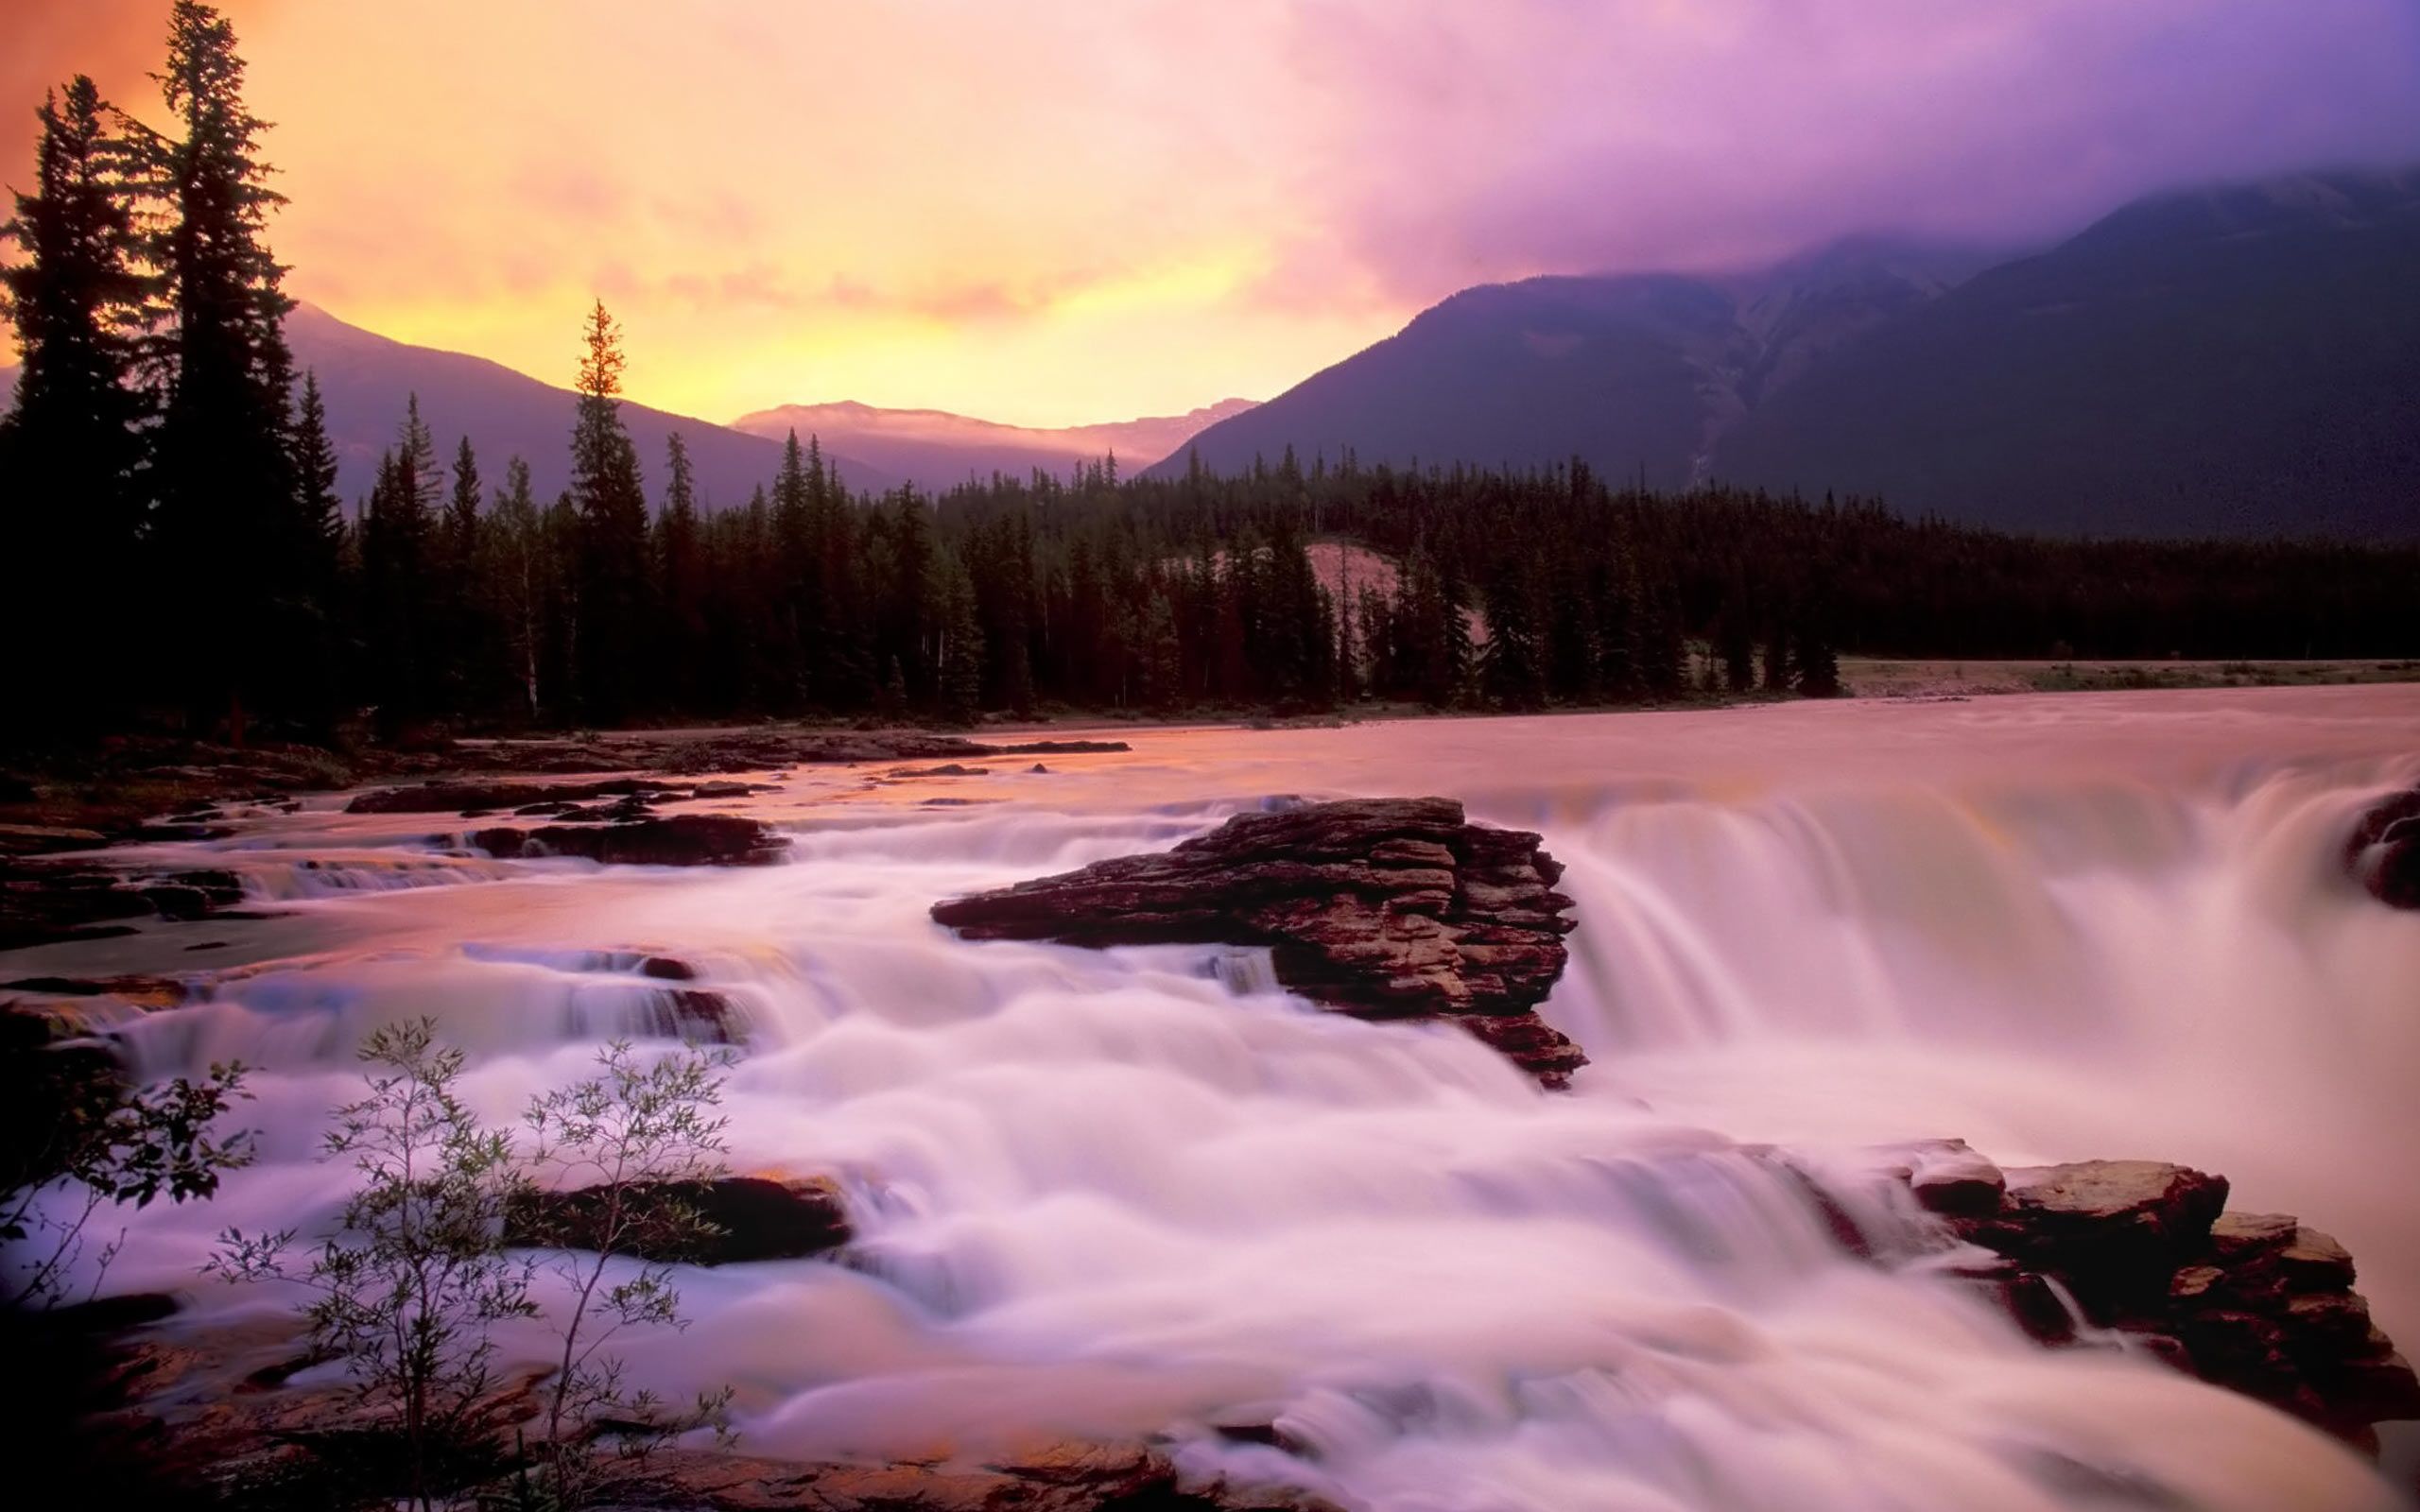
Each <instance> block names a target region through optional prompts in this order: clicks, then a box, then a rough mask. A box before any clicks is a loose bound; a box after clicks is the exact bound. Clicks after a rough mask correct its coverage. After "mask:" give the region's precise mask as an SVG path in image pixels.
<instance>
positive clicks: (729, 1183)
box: [505, 1176, 851, 1265]
mask: <svg viewBox="0 0 2420 1512" xmlns="http://www.w3.org/2000/svg"><path fill="white" fill-rule="evenodd" d="M606 1195H607V1194H606V1193H605V1192H604V1190H603V1189H601V1188H596V1187H586V1188H582V1189H580V1190H579V1191H575V1192H544V1193H538V1194H533V1195H531V1196H530V1197H528V1198H527V1199H526V1200H525V1201H522V1202H520V1203H517V1204H516V1205H515V1206H514V1210H513V1211H512V1212H511V1214H510V1216H509V1217H508V1218H507V1220H506V1224H505V1238H506V1241H507V1242H508V1243H510V1244H514V1245H527V1246H530V1247H532V1248H540V1249H594V1248H596V1238H597V1225H598V1223H599V1222H600V1221H601V1219H602V1216H603V1213H604V1209H605V1202H606ZM625 1197H626V1200H628V1201H631V1202H634V1203H636V1204H639V1205H640V1206H642V1207H646V1208H653V1209H656V1210H657V1211H662V1209H663V1208H664V1207H665V1206H666V1205H670V1206H677V1207H678V1208H680V1209H683V1210H685V1211H686V1212H688V1213H690V1214H693V1215H694V1216H695V1217H696V1218H697V1219H698V1220H699V1222H700V1224H701V1225H702V1226H703V1227H704V1228H705V1229H708V1230H709V1231H708V1232H706V1233H703V1234H695V1233H693V1234H691V1235H690V1236H689V1237H688V1239H687V1241H686V1242H684V1243H678V1244H670V1243H660V1242H659V1243H649V1242H642V1243H641V1244H640V1245H639V1246H637V1247H636V1248H635V1249H634V1250H632V1251H631V1252H632V1253H633V1254H635V1255H636V1256H637V1258H639V1259H641V1260H651V1261H660V1262H664V1263H675V1264H693V1265H728V1264H736V1263H741V1262H744V1261H752V1260H804V1259H807V1258H809V1257H811V1256H815V1255H823V1254H829V1253H830V1252H831V1251H833V1250H835V1249H838V1248H839V1247H840V1246H842V1245H845V1244H847V1243H848V1242H849V1237H850V1232H851V1230H850V1228H849V1214H848V1210H847V1209H846V1208H844V1207H843V1206H841V1202H840V1189H839V1187H838V1185H836V1184H835V1183H833V1182H831V1181H827V1180H823V1179H820V1178H814V1177H810V1178H808V1179H805V1180H797V1181H776V1180H772V1179H770V1178H769V1177H746V1176H735V1177H720V1178H717V1179H715V1180H711V1181H660V1182H648V1183H645V1184H642V1185H638V1186H634V1187H631V1188H629V1189H627V1190H626V1193H625ZM689 1227H691V1226H689V1225H683V1228H689Z"/></svg>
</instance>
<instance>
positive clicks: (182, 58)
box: [150, 0, 309, 737]
mask: <svg viewBox="0 0 2420 1512" xmlns="http://www.w3.org/2000/svg"><path fill="white" fill-rule="evenodd" d="M157 77H158V78H159V81H160V85H161V91H162V94H163V95H164V98H165V99H166V101H167V105H168V109H169V110H170V111H171V112H173V113H174V114H175V116H176V118H177V126H178V129H179V131H180V133H181V134H180V135H178V136H175V137H171V138H155V139H153V141H154V151H153V154H152V155H153V159H154V164H155V169H156V174H157V179H156V182H157V187H158V191H159V193H160V196H161V198H163V199H164V201H165V208H166V212H167V214H166V216H165V220H164V226H163V228H162V230H161V231H160V232H159V233H158V235H157V237H156V240H155V245H154V246H153V248H152V249H151V251H150V259H151V261H152V262H153V263H154V264H155V265H156V266H158V268H159V269H160V273H161V276H162V278H163V280H164V293H165V310H164V314H165V316H166V325H165V328H164V332H163V333H162V335H161V337H160V340H159V348H160V354H161V356H162V357H163V358H164V362H163V367H164V369H165V371H166V373H167V386H168V387H167V403H166V405H165V407H164V411H163V413H162V416H161V423H160V427H159V432H158V441H157V448H156V465H157V475H158V480H159V489H158V491H159V510H160V515H159V520H160V530H159V534H160V540H161V543H162V546H163V563H164V570H165V572H166V573H167V574H168V575H169V576H172V577H174V578H177V579H180V580H184V581H189V582H191V583H194V584H196V585H199V586H200V587H202V588H204V589H206V591H208V592H210V593H212V594H213V595H214V596H215V597H216V600H217V601H218V602H219V603H220V604H222V605H223V606H225V608H224V612H225V613H227V614H228V615H229V616H230V623H229V624H228V626H227V633H226V634H225V635H224V636H220V637H208V638H204V637H194V638H191V640H190V641H189V642H187V643H185V644H187V647H188V651H187V654H186V655H185V656H184V657H183V658H182V666H181V669H180V670H181V671H182V674H183V679H182V680H183V690H182V691H183V692H184V694H185V696H186V699H187V703H188V707H189V708H190V709H191V710H192V711H193V712H194V713H198V714H203V715H205V717H207V716H210V715H211V714H212V713H214V712H216V711H224V713H225V716H226V718H227V721H228V724H229V726H230V727H231V728H230V733H231V734H232V735H234V736H238V737H240V735H241V733H242V727H243V724H244V718H245V710H246V707H247V705H248V704H256V703H259V702H262V701H264V700H266V701H267V702H268V703H269V704H270V705H271V706H273V707H274V706H276V705H278V704H279V703H280V702H282V701H284V700H285V699H287V698H289V697H290V696H291V694H292V691H293V690H292V687H291V681H292V669H291V666H290V664H289V662H290V659H289V657H288V656H287V654H286V653H287V652H288V651H290V649H291V647H292V645H293V637H294V636H295V635H296V634H297V633H305V634H307V633H309V632H308V629H307V627H303V628H302V629H301V630H300V631H299V632H298V627H297V625H296V623H295V622H296V619H297V614H298V610H301V609H302V608H303V607H304V606H305V605H306V603H307V600H306V599H305V598H304V593H305V590H304V586H303V585H302V583H301V582H300V581H299V580H298V575H299V567H298V564H296V563H295V562H294V561H293V560H292V558H291V557H290V555H289V554H288V552H286V551H285V550H283V549H281V548H282V547H284V546H285V545H286V544H287V543H289V542H290V541H292V540H293V539H294V532H293V529H292V524H293V520H294V517H295V515H296V514H297V513H298V512H299V510H300V508H301V504H300V497H299V490H297V488H296V486H295V483H296V479H295V469H294V465H293V457H292V449H291V441H292V433H291V424H292V388H293V382H294V363H293V358H292V355H291V354H290V353H289V352H288V351H287V349H286V345H285V315H286V312H287V311H288V310H290V309H292V308H293V301H292V300H290V299H288V298H287V297H286V295H285V289H284V287H283V283H284V280H285V267H284V266H282V265H281V264H279V263H278V261H277V260H276V259H275V258H274V257H272V256H271V255H270V254H269V250H268V243H267V240H266V232H267V227H268V216H269V214H270V212H271V211H273V210H275V209H276V208H277V207H278V206H279V205H282V204H284V203H285V197H284V196H283V195H280V194H278V193H277V192H276V191H275V190H273V189H271V188H269V187H268V177H269V171H270V170H269V167H268V164H267V163H263V162H262V161H261V160H260V157H259V155H258V151H259V139H260V135H261V133H262V131H263V130H265V129H267V127H268V123H267V122H265V121H263V120H261V119H260V118H259V117H258V116H256V115H253V114H252V113H251V112H250V111H248V110H247V109H245V106H244V98H243V84H244V61H243V60H242V59H241V58H239V57H238V56H236V52H235V31H234V27H233V26H231V25H230V24H229V23H228V21H227V19H226V18H225V17H224V16H222V15H220V14H219V12H218V10H217V9H216V8H215V7H212V6H208V5H204V4H201V3H200V0H176V4H175V6H174V7H173V8H172V9H171V10H170V12H169V26H168V61H167V67H166V70H165V71H164V73H162V74H160V75H159V76H157Z"/></svg>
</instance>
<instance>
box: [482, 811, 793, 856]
mask: <svg viewBox="0 0 2420 1512" xmlns="http://www.w3.org/2000/svg"><path fill="white" fill-rule="evenodd" d="M467 838H468V843H469V844H470V845H471V846H472V847H473V848H474V849H475V850H479V851H486V852H487V853H488V854H489V855H492V856H494V857H496V858H497V859H499V860H513V859H517V858H521V857H536V856H582V857H585V858H587V859H588V860H590V861H598V862H603V863H605V864H606V865H608V866H629V867H769V866H772V865H774V864H775V863H777V862H779V861H781V860H782V859H783V857H784V856H785V855H786V854H787V852H788V851H789V845H790V842H789V837H788V836H787V835H785V834H782V833H778V832H776V831H775V830H774V829H773V828H772V827H771V826H770V825H769V824H766V823H764V822H763V821H762V820H759V819H751V818H744V817H742V816H738V815H735V814H681V815H675V816H672V817H670V818H660V819H636V820H631V821H630V822H627V823H620V824H599V825H589V824H545V825H540V826H538V827H537V828H535V829H528V830H518V829H512V828H510V827H509V826H499V827H497V828H494V829H489V830H478V831H475V832H473V833H471V834H470V835H469V836H468V837H467Z"/></svg>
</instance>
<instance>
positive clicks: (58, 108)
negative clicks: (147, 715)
mask: <svg viewBox="0 0 2420 1512" xmlns="http://www.w3.org/2000/svg"><path fill="white" fill-rule="evenodd" d="M36 118H37V119H38V120H40V121H41V123H42V140H41V144H40V146H38V147H37V149H36V152H35V168H34V184H35V188H34V192H33V193H31V194H20V195H18V196H16V214H15V215H14V216H13V217H12V218H11V219H10V220H9V222H8V223H7V224H6V225H5V226H0V236H6V237H7V238H9V239H10V240H12V241H14V242H15V243H16V244H17V246H18V249H19V250H20V252H21V254H22V258H23V260H22V261H19V262H16V263H13V264H11V265H10V266H8V267H6V268H0V305H4V306H5V309H6V311H7V314H8V316H9V319H10V320H11V322H12V323H13V324H14V325H15V327H16V330H17V342H18V347H19V350H20V352H21V353H22V356H23V361H24V369H23V370H22V371H21V372H20V373H19V375H18V379H17V392H16V401H15V405H14V407H13V409H12V410H11V412H10V413H9V417H8V419H7V420H6V421H0V433H5V437H6V443H7V444H6V451H7V454H8V458H9V460H8V468H9V477H8V483H9V500H10V502H11V505H12V507H10V508H9V509H8V511H7V515H6V518H5V520H0V529H5V530H6V532H7V533H8V536H9V539H10V541H11V542H12V551H13V552H15V553H17V554H19V555H17V557H16V561H17V567H18V570H17V572H16V573H14V574H13V575H12V577H13V582H12V583H11V586H10V588H9V591H8V593H5V594H0V602H5V604H6V606H7V608H6V610H5V611H4V612H5V619H0V632H4V633H6V634H7V636H8V640H9V645H10V646H12V647H14V648H15V654H13V655H11V656H9V657H8V658H7V659H5V660H6V662H8V664H9V668H10V671H9V674H7V675H6V683H7V686H6V689H5V694H0V696H5V697H6V698H7V700H8V702H9V705H10V706H12V707H22V706H24V705H26V704H28V703H30V704H32V705H34V706H35V707H37V708H40V709H41V710H42V711H43V713H45V715H47V716H49V717H50V718H52V719H54V720H63V721H64V722H65V723H66V724H67V725H69V726H70V727H71V728H78V729H89V728H91V727H93V726H95V725H96V724H97V723H99V722H102V721H105V720H107V719H109V718H111V717H112V716H114V715H116V714H118V713H121V712H122V711H123V709H124V707H125V706H126V704H127V703H128V702H129V701H130V694H131V692H132V691H133V690H131V689H130V687H129V686H128V679H129V678H130V674H131V672H132V670H133V667H132V658H131V657H130V655H129V647H128V645H127V644H126V642H125V639H124V635H123V631H122V629H121V626H122V625H123V618H122V616H118V615H112V614H96V615H95V614H88V615H76V616H73V618H74V619H75V620H76V621H78V622H80V628H79V629H78V632H77V633H76V634H73V635H67V636H62V635H60V634H58V633H56V632H57V629H58V627H61V626H63V625H65V624H67V623H69V621H70V613H71V610H72V609H73V604H72V597H73V595H75V594H80V593H86V592H89V585H90V584H91V582H92V581H93V580H94V578H95V575H103V574H105V575H108V576H109V577H110V578H111V579H112V580H113V581H118V582H123V581H124V578H125V576H126V574H127V573H128V571H129V569H130V567H131V566H132V564H133V563H134V562H135V561H136V559H137V558H136V545H137V541H138V540H139V538H140V535H141V531H142V526H143V508H142V501H141V498H140V495H139V493H138V492H137V471H138V468H139V465H140V462H141V440H140V438H139V436H138V435H137V431H136V426H137V424H138V423H139V421H141V420H142V418H143V416H144V413H145V410H146V408H147V402H146V398H145V396H144V394H143V393H142V391H141V390H140V388H139V387H138V385H137V382H136V372H135V363H136V357H137V349H136V341H135V337H136V334H137V328H138V323H139V321H140V320H141V318H142V309H143V302H144V297H145V286H146V285H145V279H144V277H143V275H142V273H141V271H140V270H139V268H138V267H137V266H136V259H137V255H138V244H137V238H136V234H135V226H134V218H133V211H132V208H131V202H130V196H129V193H128V189H127V184H128V179H129V168H130V159H129V152H128V144H127V141H126V139H125V137H124V136H123V135H122V134H120V133H118V132H117V131H115V130H114V129H113V126H114V123H115V120H116V117H115V112H112V110H111V109H110V107H109V106H108V105H107V104H106V103H104V102H103V101H102V99H101V96H100V92H99V91H98V90H96V89H95V88H94V86H93V81H92V80H91V79H89V78H86V77H83V76H81V75H78V76H77V77H75V78H74V79H72V80H70V81H69V83H68V85H67V87H66V90H65V92H64V97H63V98H62V97H61V95H60V94H56V93H54V94H49V95H46V96H45V97H44V98H43V105H42V109H41V110H40V111H39V112H36Z"/></svg>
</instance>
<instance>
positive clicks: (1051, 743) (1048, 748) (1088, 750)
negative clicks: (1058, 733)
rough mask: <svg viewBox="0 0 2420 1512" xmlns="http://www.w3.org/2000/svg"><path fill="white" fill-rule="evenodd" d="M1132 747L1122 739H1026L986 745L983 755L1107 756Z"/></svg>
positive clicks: (981, 753) (982, 751)
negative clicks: (1004, 744) (1008, 744)
mask: <svg viewBox="0 0 2420 1512" xmlns="http://www.w3.org/2000/svg"><path fill="white" fill-rule="evenodd" d="M1133 748H1134V747H1132V746H1129V745H1128V744H1126V742H1124V741H1122V740H1028V741H1022V742H1020V743H1018V744H1016V745H1013V746H987V747H983V749H982V750H981V751H980V752H978V754H980V755H984V756H1107V755H1112V754H1115V752H1118V751H1122V750H1132V749H1133Z"/></svg>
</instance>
